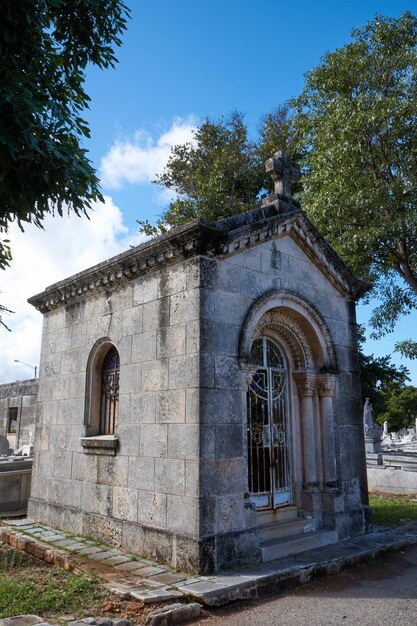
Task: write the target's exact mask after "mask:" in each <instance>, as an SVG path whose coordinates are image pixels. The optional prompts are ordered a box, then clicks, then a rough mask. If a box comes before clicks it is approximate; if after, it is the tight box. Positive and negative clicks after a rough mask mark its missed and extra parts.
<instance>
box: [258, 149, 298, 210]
mask: <svg viewBox="0 0 417 626" xmlns="http://www.w3.org/2000/svg"><path fill="white" fill-rule="evenodd" d="M265 170H266V172H267V174H271V176H272V180H273V181H274V184H275V193H276V194H278V195H279V196H282V197H283V198H285V199H290V198H291V184H292V183H295V182H297V180H299V178H300V171H299V170H298V169H297V168H296V167H293V166H292V165H291V158H290V155H289V154H288V152H285V150H279V151H278V152H275V154H274V156H273V157H272V158H271V159H268V160H267V161H266V163H265Z"/></svg>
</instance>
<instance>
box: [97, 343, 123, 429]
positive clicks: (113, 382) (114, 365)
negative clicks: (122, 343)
mask: <svg viewBox="0 0 417 626" xmlns="http://www.w3.org/2000/svg"><path fill="white" fill-rule="evenodd" d="M119 374H120V359H119V353H118V352H117V350H116V348H115V347H113V346H112V347H111V348H110V350H109V351H108V352H107V354H106V355H105V357H104V359H103V364H102V366H101V401H100V425H99V434H100V435H112V434H113V433H114V426H115V423H116V420H117V413H118V408H119Z"/></svg>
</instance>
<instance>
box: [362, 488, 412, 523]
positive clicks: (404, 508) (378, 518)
mask: <svg viewBox="0 0 417 626" xmlns="http://www.w3.org/2000/svg"><path fill="white" fill-rule="evenodd" d="M412 499H413V496H401V495H399V496H391V495H389V494H384V495H374V494H369V504H370V506H371V510H372V521H373V523H374V524H377V525H378V526H401V524H406V523H407V522H415V521H417V502H412V501H411V500H412Z"/></svg>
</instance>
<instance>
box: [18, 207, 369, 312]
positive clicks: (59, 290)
mask: <svg viewBox="0 0 417 626" xmlns="http://www.w3.org/2000/svg"><path fill="white" fill-rule="evenodd" d="M284 235H289V236H291V237H292V238H294V239H295V240H296V241H297V242H298V244H299V245H300V246H301V247H302V249H303V250H304V252H305V253H306V255H307V256H308V257H309V258H310V259H311V260H312V261H313V262H314V263H315V264H316V265H317V266H318V267H319V268H320V269H321V271H322V272H323V273H324V274H325V275H326V276H327V277H328V279H329V280H330V281H331V282H332V284H333V285H335V287H336V288H337V289H338V290H339V292H341V293H342V294H343V295H344V296H345V297H349V298H353V299H357V298H358V297H360V296H361V295H362V294H363V293H364V292H365V291H367V289H368V288H369V287H368V285H366V284H365V283H363V282H362V281H359V280H358V279H357V278H356V277H355V276H354V275H353V273H352V272H351V271H350V270H349V268H348V267H347V266H346V265H345V264H344V263H343V261H342V260H341V259H340V257H339V256H338V255H337V254H336V252H335V251H334V250H333V249H332V248H331V247H330V246H329V244H328V243H327V242H326V241H325V240H324V238H323V237H322V236H321V235H320V233H319V231H318V230H317V229H316V228H315V226H313V224H312V223H311V222H310V220H309V219H308V218H307V217H306V216H305V214H304V213H303V212H302V211H301V210H294V209H292V210H290V211H289V212H288V213H277V210H276V209H275V208H274V206H268V207H263V208H261V209H257V210H255V211H249V212H248V213H243V214H241V215H237V216H234V217H230V218H227V219H225V220H222V221H220V222H210V221H207V220H194V221H192V222H189V223H188V224H185V225H184V226H180V227H178V228H175V229H173V230H171V231H169V232H168V233H167V234H165V235H162V236H160V237H155V238H154V239H151V240H150V241H147V242H145V243H144V244H142V245H140V246H136V247H134V248H131V249H130V250H127V251H126V252H124V253H122V254H119V255H118V256H115V257H113V258H111V259H109V260H107V261H104V262H103V263H100V264H98V265H95V266H94V267H92V268H90V269H87V270H85V271H83V272H80V273H79V274H75V275H74V276H71V277H70V278H67V279H66V280H63V281H61V282H59V283H56V284H54V285H51V286H50V287H47V288H46V289H45V291H43V292H42V293H40V294H37V295H35V296H33V297H32V298H29V300H28V302H29V303H30V304H32V305H33V306H34V307H35V308H37V309H38V310H39V311H41V312H42V313H45V312H47V311H49V310H52V309H54V308H56V307H59V306H65V305H68V304H71V303H73V302H76V301H78V300H81V299H84V298H86V297H88V296H89V295H91V294H93V293H96V292H99V291H109V290H113V289H115V288H117V287H119V286H120V285H122V284H124V283H126V282H127V281H129V280H131V279H133V278H135V277H137V276H141V275H144V274H146V273H148V272H151V271H153V270H155V269H158V268H160V267H163V266H166V265H169V264H172V263H175V262H176V261H178V260H180V259H181V258H190V257H194V256H198V255H208V256H217V257H220V258H224V257H227V256H230V255H234V254H237V253H239V252H240V251H241V250H246V249H248V248H252V247H254V246H256V245H258V244H261V243H263V242H265V241H269V240H272V239H276V238H279V237H282V236H284Z"/></svg>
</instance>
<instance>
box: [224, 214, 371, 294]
mask: <svg viewBox="0 0 417 626" xmlns="http://www.w3.org/2000/svg"><path fill="white" fill-rule="evenodd" d="M253 213H254V214H256V213H258V219H249V220H248V222H247V223H246V224H243V223H241V224H239V225H238V227H237V228H231V229H230V230H229V229H227V227H226V228H225V230H227V232H228V237H227V242H225V243H224V245H223V250H222V256H225V257H226V256H231V255H234V254H239V253H241V252H242V251H243V250H247V249H249V248H251V247H253V246H257V245H260V244H262V243H265V242H267V241H272V240H274V239H280V238H282V237H290V238H291V239H292V240H293V241H294V242H295V243H296V245H297V246H298V247H299V248H300V250H301V251H302V252H303V253H304V255H305V256H306V257H307V258H308V259H309V260H310V262H311V263H313V264H314V265H315V266H316V267H317V268H318V269H319V270H320V271H321V272H322V273H323V274H324V275H325V276H326V278H327V279H328V280H329V281H330V282H331V283H332V284H333V285H334V286H335V287H336V288H337V290H338V291H339V292H340V293H342V294H343V295H344V296H349V297H351V298H354V299H355V300H356V299H357V298H359V297H360V296H361V295H362V294H363V293H365V292H366V291H367V290H368V289H369V285H368V284H367V283H365V282H364V281H361V280H359V279H358V278H356V276H355V275H354V274H353V272H352V271H351V270H350V269H349V267H348V266H347V265H346V263H344V262H343V261H342V259H341V258H340V257H339V255H338V254H337V253H336V252H335V250H334V249H333V248H332V247H331V246H330V244H328V243H327V241H326V240H325V239H324V237H323V236H322V235H321V234H320V232H319V230H318V229H317V228H316V227H315V226H314V224H313V223H312V222H311V221H310V220H309V219H308V217H307V216H306V215H305V213H303V211H301V210H297V211H290V212H289V213H287V214H285V213H284V214H272V215H270V214H269V215H268V213H267V214H266V215H264V216H262V213H265V212H264V211H262V210H259V211H258V212H253ZM241 217H242V218H243V217H244V216H241ZM233 219H234V218H230V220H224V222H223V224H224V226H226V225H227V223H228V222H231V225H234V224H233Z"/></svg>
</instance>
